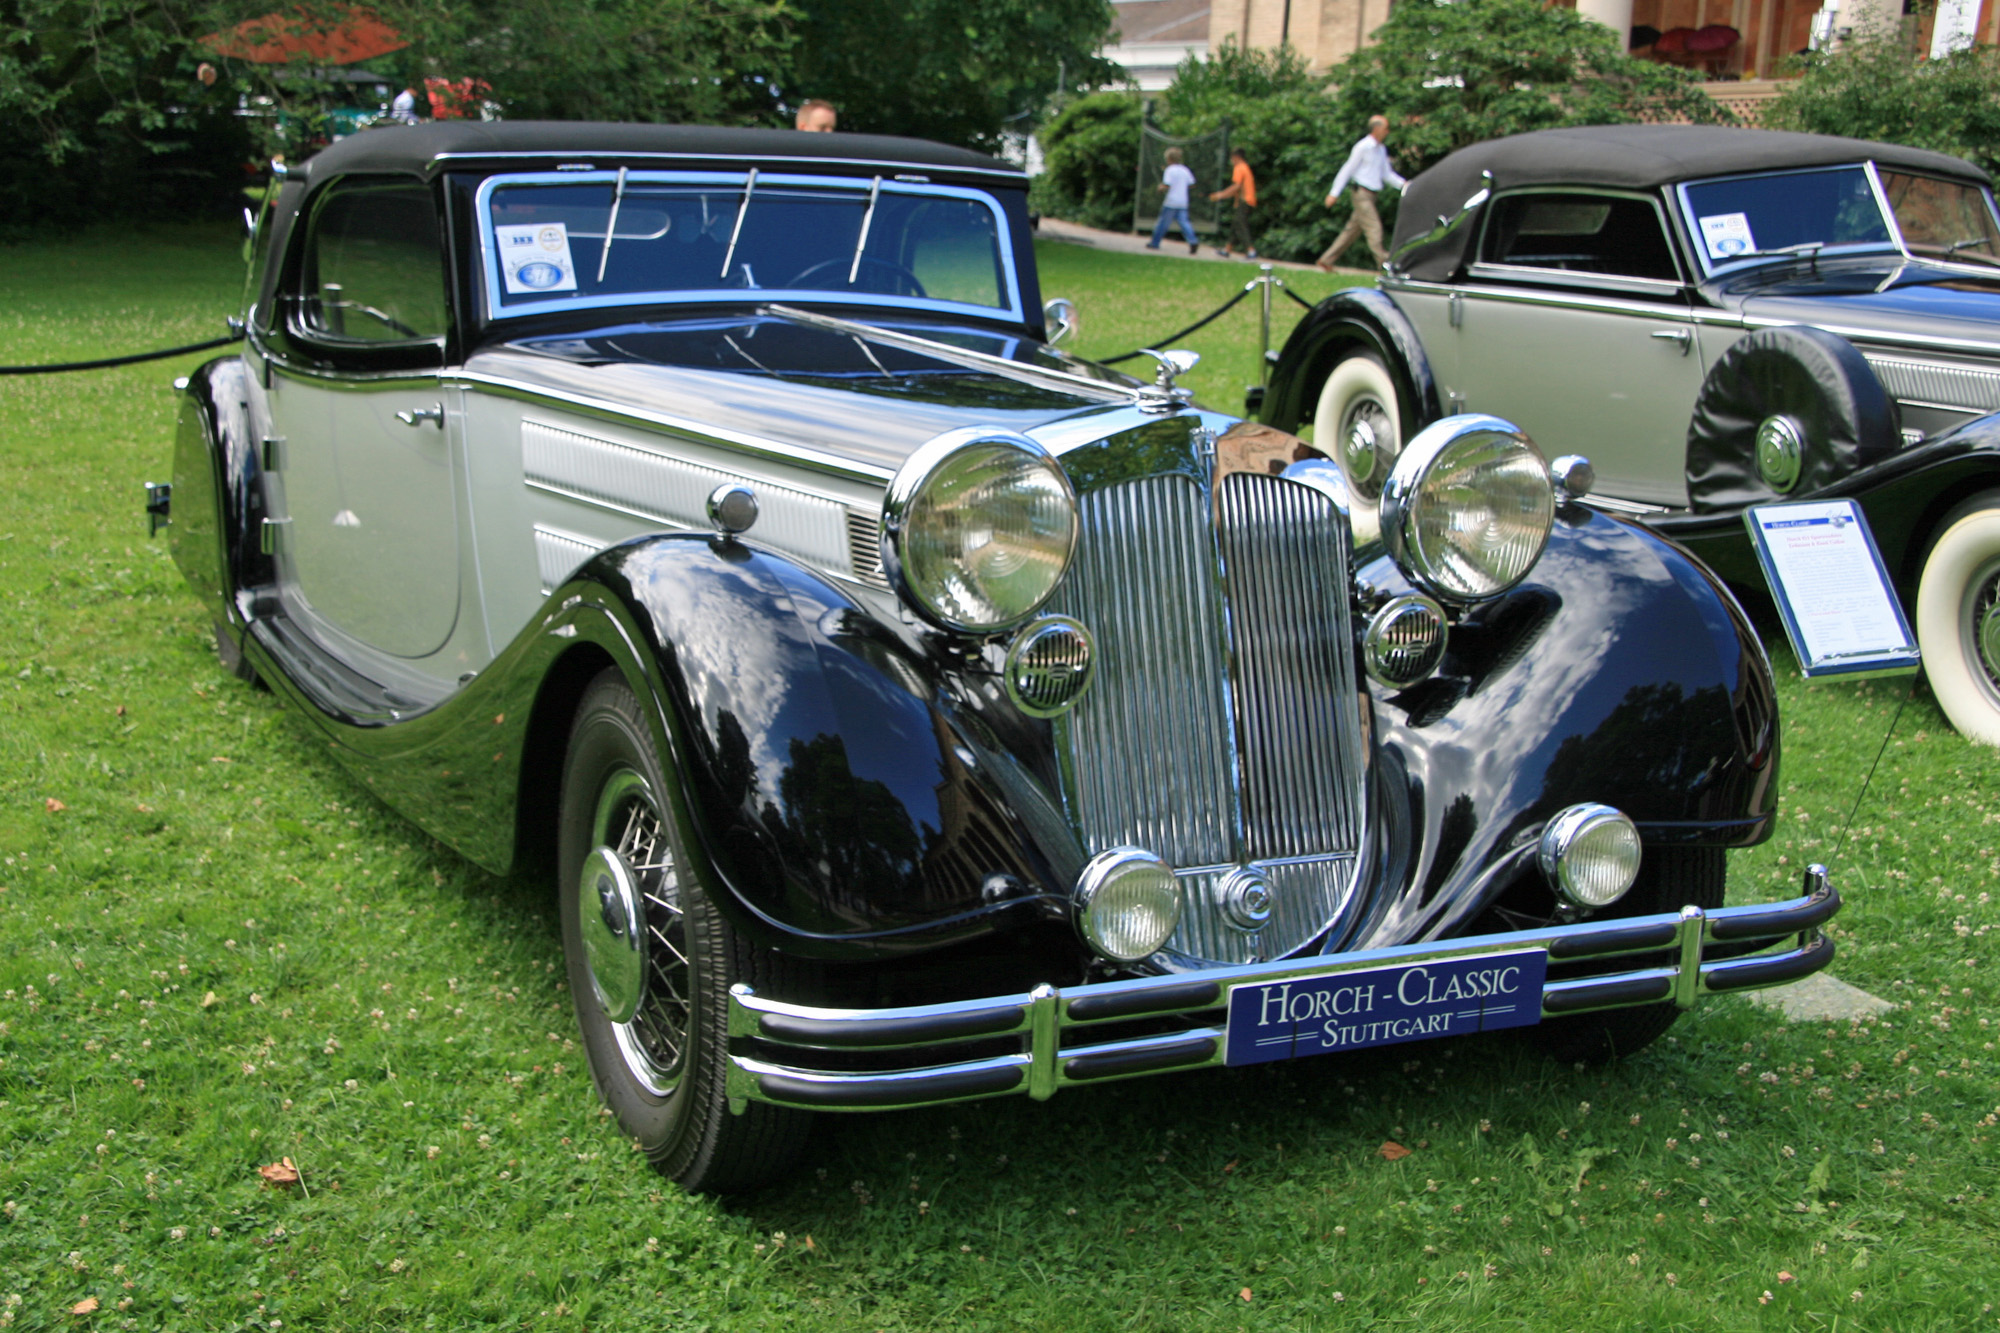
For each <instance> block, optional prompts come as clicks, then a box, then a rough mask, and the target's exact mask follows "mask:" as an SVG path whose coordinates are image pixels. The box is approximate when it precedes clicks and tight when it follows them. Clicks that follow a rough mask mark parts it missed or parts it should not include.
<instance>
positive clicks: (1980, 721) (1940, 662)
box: [1916, 491, 2000, 745]
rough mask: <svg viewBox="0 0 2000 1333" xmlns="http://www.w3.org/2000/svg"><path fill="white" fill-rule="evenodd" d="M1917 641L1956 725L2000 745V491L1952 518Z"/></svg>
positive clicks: (1932, 567) (1921, 598)
mask: <svg viewBox="0 0 2000 1333" xmlns="http://www.w3.org/2000/svg"><path fill="white" fill-rule="evenodd" d="M1916 631H1917V644H1918V646H1919V647H1921V648H1922V649H1923V653H1924V674H1925V675H1926V676H1928V677H1929V678H1930V682H1931V693H1933V694H1934V695H1936V696H1937V701H1938V706H1939V707H1940V708H1942V709H1944V713H1945V716H1946V717H1948V718H1950V719H1951V724H1952V725H1953V726H1954V727H1957V728H1958V729H1959V730H1960V731H1961V732H1963V733H1964V734H1965V735H1967V736H1969V737H1971V738H1972V739H1973V740H1976V741H1980V742H1982V743H1984V744H1987V745H2000V491H1988V492H1987V493H1986V494H1984V495H1980V496H1976V497H1974V498H1973V499H1971V500H1969V501H1967V502H1966V503H1965V504H1962V505H1960V506H1959V507H1958V508H1957V509H1954V510H1953V511H1952V512H1951V513H1950V514H1948V515H1946V517H1945V521H1944V524H1943V526H1942V527H1941V528H1940V529H1939V532H1938V538H1937V540H1936V541H1935V542H1934V543H1932V545H1931V549H1930V554H1929V555H1927V556H1926V557H1925V558H1924V573H1923V580H1922V582H1921V583H1919V584H1918V586H1917V624H1916Z"/></svg>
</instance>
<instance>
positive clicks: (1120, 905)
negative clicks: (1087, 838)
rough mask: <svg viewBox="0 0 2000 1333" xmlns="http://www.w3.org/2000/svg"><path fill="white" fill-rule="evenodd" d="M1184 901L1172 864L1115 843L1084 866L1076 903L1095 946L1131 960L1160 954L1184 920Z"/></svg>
mask: <svg viewBox="0 0 2000 1333" xmlns="http://www.w3.org/2000/svg"><path fill="white" fill-rule="evenodd" d="M1182 901H1183V900H1182V897H1181V882H1180V879H1179V878H1178V877H1177V876H1175V874H1174V868H1173V867H1172V866H1170V865H1168V864H1167V863H1166V862H1165V861H1162V860H1161V859H1160V858H1159V857H1157V856H1155V855H1153V854H1152V853H1151V852H1148V851H1143V850H1141V849H1140V848H1137V847H1113V848H1112V849H1111V850H1110V851H1108V852H1100V853H1098V854H1097V855H1096V856H1094V857H1092V858H1091V860H1090V864H1089V865H1087V866H1085V867H1084V868H1083V874H1082V875H1080V876H1078V877H1077V881H1076V890H1075V895H1074V897H1073V899H1072V907H1073V910H1074V912H1075V915H1076V928H1077V930H1078V931H1079V932H1080V933H1081V934H1082V935H1083V938H1084V939H1085V941H1087V942H1088V943H1089V945H1090V947H1091V948H1093V949H1095V950H1096V951H1097V952H1098V953H1100V954H1102V955H1104V957H1106V958H1111V959H1115V960H1117V961H1118V962H1121V963H1130V962H1135V961H1137V960H1138V959H1141V958H1145V957H1147V956H1148V955H1150V954H1154V953H1158V952H1159V950H1160V947H1161V946H1162V945H1164V944H1165V943H1166V942H1167V940H1168V939H1169V938H1170V937H1171V936H1172V935H1173V933H1174V928H1175V927H1176V926H1178V925H1180V923H1181V903H1182Z"/></svg>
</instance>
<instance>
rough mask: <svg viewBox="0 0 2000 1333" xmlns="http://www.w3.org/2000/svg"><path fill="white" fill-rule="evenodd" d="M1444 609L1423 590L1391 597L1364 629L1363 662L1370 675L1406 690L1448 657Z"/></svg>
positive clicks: (1383, 682) (1362, 636) (1374, 679)
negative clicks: (1426, 595)
mask: <svg viewBox="0 0 2000 1333" xmlns="http://www.w3.org/2000/svg"><path fill="white" fill-rule="evenodd" d="M1444 645H1445V617H1444V608H1443V607H1441V606H1439V605H1438V604H1437V603H1436V602H1434V601H1432V600H1431V599H1430V598H1428V597H1425V596H1424V595H1422V594H1421V593H1414V592H1412V593H1405V594H1403V595H1402V596H1401V597H1391V598H1390V599H1389V600H1388V601H1386V602H1384V603H1383V604H1382V608H1381V609H1380V610H1379V611H1377V612H1376V613H1375V614H1374V615H1372V616H1370V617H1369V618H1368V628H1367V629H1365V630H1363V631H1362V632H1361V662H1362V665H1363V666H1364V667H1366V668H1367V671H1368V675H1369V678H1370V679H1372V680H1373V681H1374V682H1375V683H1376V684H1378V685H1381V686H1384V687H1385V688H1387V689H1392V690H1406V689H1408V688H1409V687H1410V686H1412V685H1415V684H1416V683H1417V682H1418V681H1420V680H1423V679H1424V678H1425V677H1427V676H1429V675H1430V674H1431V672H1433V671H1435V670H1437V667H1438V663H1439V662H1441V661H1443V660H1444Z"/></svg>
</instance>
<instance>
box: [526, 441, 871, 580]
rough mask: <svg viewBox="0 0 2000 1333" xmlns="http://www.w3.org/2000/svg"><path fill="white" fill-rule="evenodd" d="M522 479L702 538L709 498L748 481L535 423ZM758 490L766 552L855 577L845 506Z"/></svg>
mask: <svg viewBox="0 0 2000 1333" xmlns="http://www.w3.org/2000/svg"><path fill="white" fill-rule="evenodd" d="M521 471H522V475H523V476H524V477H525V479H526V480H527V483H528V485H530V486H533V487H536V488H537V489H540V490H545V491H551V492H554V493H556V494H559V495H565V496H569V497H571V498H575V499H582V500H587V501H588V502H590V503H591V504H595V505H598V506H600V507H603V508H607V509H615V510H617V511H619V512H621V513H627V514H633V515H636V516H638V517H642V518H647V519H652V520H656V521H658V522H662V523H667V524H671V525H672V526H674V527H677V528H683V529H687V530H691V531H697V532H699V531H707V530H708V527H709V522H708V497H709V496H710V495H711V494H712V493H713V492H714V491H715V488H716V487H717V486H722V485H727V484H728V483H730V482H739V481H741V480H743V479H742V478H741V477H739V476H734V475H732V474H730V473H727V472H723V471H721V470H719V469H716V468H710V467H703V466H701V465H700V464H697V463H688V462H684V461H682V460H681V459H678V458H672V457H669V456H668V455H666V454H658V453H653V452H652V451H650V450H647V449H640V448H635V447H634V446H632V445H629V444H620V443H618V442H616V441H614V440H601V439H598V438H596V437H595V436H591V435H583V434H579V433H578V432H576V431H571V430H564V429H562V428H560V427H557V426H551V425H548V424H547V423H545V422H540V421H533V420H526V421H523V422H522V423H521ZM756 490H757V504H758V522H757V541H758V542H759V544H761V545H765V546H769V547H772V548H774V549H776V550H779V551H783V552H785V553H786V554H788V555H794V556H797V557H798V558H799V559H801V560H805V561H809V562H811V563H812V564H816V565H820V566H822V567H826V568H831V569H834V570H836V571H838V572H840V573H843V574H848V575H850V576H851V575H852V574H853V573H854V571H853V569H852V566H851V563H850V556H849V552H848V533H847V510H846V508H845V507H844V506H842V505H838V504H836V503H834V502H833V501H831V500H825V499H821V498H820V497H818V496H815V495H808V494H807V493H805V492H804V491H795V490H791V489H789V488H787V487H783V486H778V485H774V484H772V483H771V482H767V481H759V482H758V483H757V486H756ZM551 586H553V585H551Z"/></svg>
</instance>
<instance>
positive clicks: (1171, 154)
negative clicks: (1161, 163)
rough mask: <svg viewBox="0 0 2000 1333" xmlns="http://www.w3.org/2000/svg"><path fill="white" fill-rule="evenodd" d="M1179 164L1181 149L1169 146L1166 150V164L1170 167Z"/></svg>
mask: <svg viewBox="0 0 2000 1333" xmlns="http://www.w3.org/2000/svg"><path fill="white" fill-rule="evenodd" d="M1180 164H1181V150H1180V149H1178V148H1169V149H1168V150H1167V165H1168V166H1170V167H1177V166H1179V165H1180Z"/></svg>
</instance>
